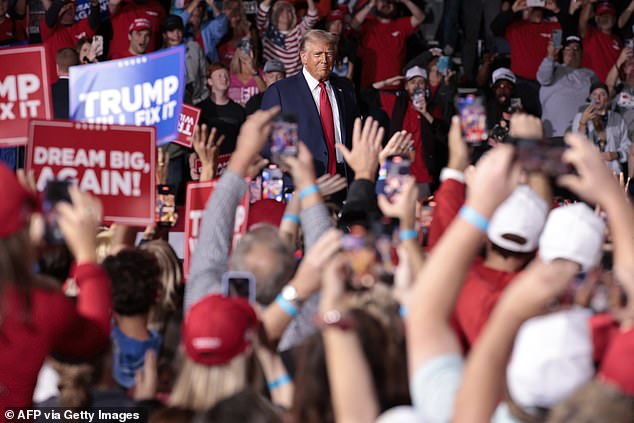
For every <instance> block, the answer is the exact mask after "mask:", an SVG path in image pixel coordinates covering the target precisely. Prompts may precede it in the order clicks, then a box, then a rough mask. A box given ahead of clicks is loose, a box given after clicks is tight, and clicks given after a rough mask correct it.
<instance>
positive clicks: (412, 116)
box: [403, 101, 432, 183]
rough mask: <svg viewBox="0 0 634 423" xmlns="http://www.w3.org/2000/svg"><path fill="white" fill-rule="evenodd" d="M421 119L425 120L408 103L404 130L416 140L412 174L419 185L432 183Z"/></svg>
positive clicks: (410, 103)
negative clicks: (424, 146)
mask: <svg viewBox="0 0 634 423" xmlns="http://www.w3.org/2000/svg"><path fill="white" fill-rule="evenodd" d="M421 119H425V118H424V117H423V116H421V114H420V113H418V112H417V111H416V109H414V106H413V105H412V102H411V101H410V102H408V104H407V111H406V112H405V119H403V130H405V131H407V132H409V133H410V134H412V139H413V140H414V148H416V150H415V154H414V161H413V162H412V167H411V172H412V175H414V177H415V178H416V182H418V183H430V182H431V181H432V179H431V176H430V175H429V171H428V170H427V166H426V165H425V156H424V155H423V153H424V151H423V140H422V136H421V130H420V125H421Z"/></svg>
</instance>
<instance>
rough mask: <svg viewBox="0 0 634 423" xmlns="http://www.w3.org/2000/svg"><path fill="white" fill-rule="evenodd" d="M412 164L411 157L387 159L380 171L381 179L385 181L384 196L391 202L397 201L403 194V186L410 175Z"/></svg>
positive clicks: (399, 156)
mask: <svg viewBox="0 0 634 423" xmlns="http://www.w3.org/2000/svg"><path fill="white" fill-rule="evenodd" d="M411 167H412V163H411V161H410V159H409V157H406V156H401V155H396V156H390V157H388V158H387V160H386V161H385V163H384V164H383V166H381V169H380V170H379V179H381V180H384V181H385V184H384V185H383V194H385V196H386V197H387V198H388V200H390V201H394V200H396V198H397V197H398V195H399V194H401V192H403V186H404V185H405V181H406V179H407V177H408V176H409V175H410V172H411Z"/></svg>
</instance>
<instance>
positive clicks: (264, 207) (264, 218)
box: [247, 198, 286, 230]
mask: <svg viewBox="0 0 634 423" xmlns="http://www.w3.org/2000/svg"><path fill="white" fill-rule="evenodd" d="M284 210H286V204H284V203H280V202H279V201H275V200H272V199H270V198H266V199H264V200H258V201H256V202H255V203H253V204H251V206H250V207H249V216H248V217H247V230H248V229H250V228H251V227H252V226H254V225H257V224H259V223H268V224H269V225H273V226H277V227H279V226H280V223H281V222H282V217H283V216H284Z"/></svg>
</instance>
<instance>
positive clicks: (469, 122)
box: [455, 89, 488, 144]
mask: <svg viewBox="0 0 634 423" xmlns="http://www.w3.org/2000/svg"><path fill="white" fill-rule="evenodd" d="M455 102H456V109H457V110H458V115H459V116H460V128H461V130H462V137H463V139H464V140H465V141H466V142H467V143H469V144H482V143H484V142H485V141H486V140H487V139H488V131H487V116H486V109H485V107H484V97H482V96H481V95H477V91H476V90H472V89H465V90H458V95H457V96H456V99H455Z"/></svg>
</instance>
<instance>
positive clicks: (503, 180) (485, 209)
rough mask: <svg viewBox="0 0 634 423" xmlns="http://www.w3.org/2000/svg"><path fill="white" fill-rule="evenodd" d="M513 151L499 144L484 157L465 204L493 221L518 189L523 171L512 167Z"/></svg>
mask: <svg viewBox="0 0 634 423" xmlns="http://www.w3.org/2000/svg"><path fill="white" fill-rule="evenodd" d="M513 154H514V149H513V147H511V146H510V145H506V144H499V145H498V146H496V147H495V148H493V149H492V150H490V151H489V152H488V153H487V154H485V155H484V156H483V157H482V158H481V159H480V161H479V162H478V164H477V166H476V167H475V171H474V172H473V174H472V175H471V176H470V181H469V190H468V191H467V201H466V203H467V204H468V205H469V206H471V207H473V208H474V209H476V210H477V211H478V212H479V213H480V214H482V215H483V216H485V217H487V218H490V217H491V216H492V215H493V212H494V211H495V209H496V208H497V207H498V206H499V205H500V204H501V203H502V202H503V201H504V200H505V199H506V198H507V197H508V196H509V195H510V194H511V193H512V192H513V190H514V189H515V187H516V186H517V184H518V182H519V180H520V175H521V168H520V166H519V165H517V164H516V163H513Z"/></svg>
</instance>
